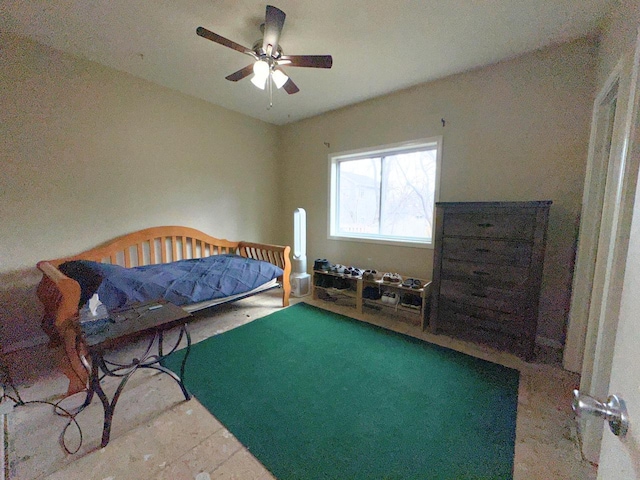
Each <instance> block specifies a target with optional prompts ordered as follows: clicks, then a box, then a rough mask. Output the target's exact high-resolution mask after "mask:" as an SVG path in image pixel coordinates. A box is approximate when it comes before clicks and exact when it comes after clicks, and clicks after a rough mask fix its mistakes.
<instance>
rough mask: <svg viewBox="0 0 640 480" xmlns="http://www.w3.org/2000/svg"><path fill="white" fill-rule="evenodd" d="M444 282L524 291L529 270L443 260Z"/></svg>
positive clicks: (442, 275) (509, 266)
mask: <svg viewBox="0 0 640 480" xmlns="http://www.w3.org/2000/svg"><path fill="white" fill-rule="evenodd" d="M441 277H442V280H458V281H464V282H468V283H471V284H473V285H477V286H493V287H499V288H518V289H524V288H525V287H526V286H527V281H528V279H529V269H528V268H526V267H517V266H513V265H497V264H491V263H474V262H458V261H455V260H448V259H443V260H442V270H441Z"/></svg>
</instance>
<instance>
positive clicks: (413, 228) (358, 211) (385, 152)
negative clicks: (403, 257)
mask: <svg viewBox="0 0 640 480" xmlns="http://www.w3.org/2000/svg"><path fill="white" fill-rule="evenodd" d="M440 146H441V140H440V138H437V139H430V140H422V141H419V142H412V143H409V144H402V145H394V146H386V147H377V148H375V149H370V150H367V151H358V152H347V153H339V154H334V155H330V157H329V160H330V168H331V185H330V222H329V236H330V237H331V238H354V239H363V240H369V241H376V242H385V243H386V242H392V243H400V244H404V243H408V244H425V245H430V244H431V243H432V241H433V212H434V203H435V201H436V194H437V190H438V176H439V159H440V149H441V148H440Z"/></svg>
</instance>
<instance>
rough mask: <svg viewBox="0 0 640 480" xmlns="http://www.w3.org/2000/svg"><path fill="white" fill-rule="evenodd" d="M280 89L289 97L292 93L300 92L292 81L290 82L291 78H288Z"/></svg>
mask: <svg viewBox="0 0 640 480" xmlns="http://www.w3.org/2000/svg"><path fill="white" fill-rule="evenodd" d="M282 88H284V90H285V92H287V93H288V94H289V95H293V94H294V93H298V92H299V91H300V89H299V88H298V86H297V85H296V84H295V83H293V80H291V77H289V80H287V83H285V84H284V85H283V86H282Z"/></svg>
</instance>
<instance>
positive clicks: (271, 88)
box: [267, 71, 273, 110]
mask: <svg viewBox="0 0 640 480" xmlns="http://www.w3.org/2000/svg"><path fill="white" fill-rule="evenodd" d="M267 82H268V83H269V106H268V107H267V110H271V107H273V82H272V81H271V71H269V76H268V77H267Z"/></svg>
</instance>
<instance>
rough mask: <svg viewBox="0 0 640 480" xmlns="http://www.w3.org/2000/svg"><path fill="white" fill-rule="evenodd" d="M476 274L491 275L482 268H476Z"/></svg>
mask: <svg viewBox="0 0 640 480" xmlns="http://www.w3.org/2000/svg"><path fill="white" fill-rule="evenodd" d="M473 274H474V275H491V274H490V273H489V272H483V271H482V270H474V271H473Z"/></svg>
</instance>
